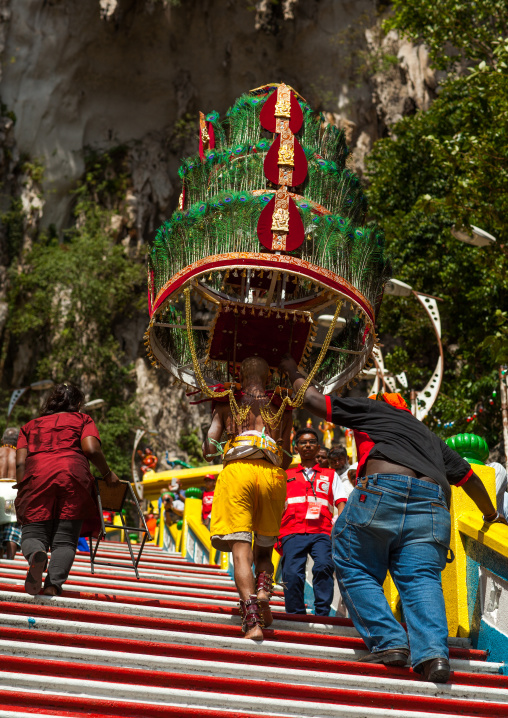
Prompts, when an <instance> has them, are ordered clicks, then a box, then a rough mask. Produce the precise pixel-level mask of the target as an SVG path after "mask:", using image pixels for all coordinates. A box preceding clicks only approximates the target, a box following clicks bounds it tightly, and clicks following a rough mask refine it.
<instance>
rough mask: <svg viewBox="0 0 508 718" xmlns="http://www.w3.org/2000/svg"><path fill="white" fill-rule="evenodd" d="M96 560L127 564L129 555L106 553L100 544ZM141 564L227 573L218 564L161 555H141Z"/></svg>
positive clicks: (114, 552)
mask: <svg viewBox="0 0 508 718" xmlns="http://www.w3.org/2000/svg"><path fill="white" fill-rule="evenodd" d="M94 545H95V542H94ZM133 551H134V556H135V557H136V556H137V551H136V548H135V546H133ZM78 556H79V554H78ZM79 558H83V559H86V557H85V556H84V554H81V556H79ZM96 558H97V561H99V560H101V559H102V558H116V559H120V560H121V559H124V560H125V561H129V562H130V560H131V557H130V554H129V553H128V552H127V553H126V554H123V553H120V555H119V553H118V552H116V551H108V550H107V549H106V550H104V544H101V545H100V546H99V549H98V551H97V557H96ZM143 563H160V564H162V563H163V564H166V565H168V566H185V567H186V568H215V569H219V571H220V573H227V572H226V571H224V569H222V568H221V566H220V565H219V564H218V563H205V564H203V565H201V564H197V563H191V562H190V561H182V560H181V559H180V560H179V559H177V558H176V557H175V558H171V557H169V556H168V557H165V556H164V555H162V556H160V557H159V556H151V555H147V556H146V557H145V555H144V554H143V553H142V554H141V562H140V566H142V565H143Z"/></svg>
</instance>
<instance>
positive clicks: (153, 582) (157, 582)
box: [0, 565, 284, 600]
mask: <svg viewBox="0 0 508 718" xmlns="http://www.w3.org/2000/svg"><path fill="white" fill-rule="evenodd" d="M2 568H4V569H5V568H7V567H6V566H3V565H0V577H2V578H11V579H15V578H17V575H16V574H12V573H5V572H2V570H1V569H2ZM14 568H18V567H14ZM78 577H83V578H97V579H101V580H103V581H110V582H111V583H114V582H115V580H118V581H125V582H126V583H132V584H139V583H146V584H148V585H150V586H171V587H175V588H194V589H196V588H202V587H203V585H202V584H201V583H196V582H194V583H191V582H190V581H176V580H173V581H171V580H168V579H164V578H161V579H158V578H145V577H144V576H141V578H140V579H137V578H136V577H135V576H120V575H115V576H113V575H111V576H109V575H107V574H99V573H95V574H94V575H93V577H92V574H91V573H90V572H89V571H74V570H72V571H71V573H70V580H72V579H76V580H75V581H74V583H75V584H76V583H79V581H78V580H77V578H78ZM19 579H20V580H21V579H23V581H24V579H25V571H24V569H22V568H19ZM205 581H206V579H205ZM210 582H211V583H213V576H211V577H210ZM67 583H69V580H68V581H67ZM91 585H93V584H91ZM204 588H208V587H207V586H204ZM214 589H215V590H220V592H221V594H222V593H223V592H224V593H228V594H229V593H231V594H234V598H235V600H238V592H237V590H236V588H235V587H234V586H222V585H221V584H220V583H219V584H217V583H215V585H214ZM125 590H126V591H127V590H130V589H129V587H128V586H125ZM140 590H141V589H140ZM145 590H147V591H148V590H149V589H145ZM172 593H174V591H172ZM198 595H200V596H203V595H204V594H198ZM273 595H274V596H277V598H283V597H284V593H283V592H282V591H274V593H273Z"/></svg>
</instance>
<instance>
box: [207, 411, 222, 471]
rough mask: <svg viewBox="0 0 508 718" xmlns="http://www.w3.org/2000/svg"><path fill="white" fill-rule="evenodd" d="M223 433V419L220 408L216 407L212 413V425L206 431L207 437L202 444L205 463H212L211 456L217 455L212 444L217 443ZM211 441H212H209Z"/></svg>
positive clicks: (215, 448)
mask: <svg viewBox="0 0 508 718" xmlns="http://www.w3.org/2000/svg"><path fill="white" fill-rule="evenodd" d="M223 431H224V418H223V415H222V411H221V408H220V407H217V408H215V409H214V411H213V415H212V423H211V425H210V428H209V429H208V435H207V437H206V439H205V441H204V442H203V456H204V457H205V461H213V456H211V454H216V453H217V447H216V446H215V444H214V443H213V442H214V441H217V442H219V441H220V438H221V436H222V432H223ZM212 439H213V441H211V440H212Z"/></svg>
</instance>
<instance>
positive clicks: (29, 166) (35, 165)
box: [21, 159, 44, 184]
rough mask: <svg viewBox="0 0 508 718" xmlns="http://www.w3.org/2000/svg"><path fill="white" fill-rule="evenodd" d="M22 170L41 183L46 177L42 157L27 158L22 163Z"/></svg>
mask: <svg viewBox="0 0 508 718" xmlns="http://www.w3.org/2000/svg"><path fill="white" fill-rule="evenodd" d="M21 171H22V172H24V173H25V174H27V175H28V176H29V177H31V179H32V180H33V181H34V182H35V183H36V184H40V183H41V182H42V180H43V179H44V164H43V163H42V160H40V159H35V160H32V161H29V160H25V161H24V162H23V164H22V165H21Z"/></svg>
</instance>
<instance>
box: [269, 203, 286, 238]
mask: <svg viewBox="0 0 508 718" xmlns="http://www.w3.org/2000/svg"><path fill="white" fill-rule="evenodd" d="M272 232H289V210H287V209H282V208H281V207H279V208H278V209H276V210H275V212H274V213H273V216H272Z"/></svg>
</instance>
